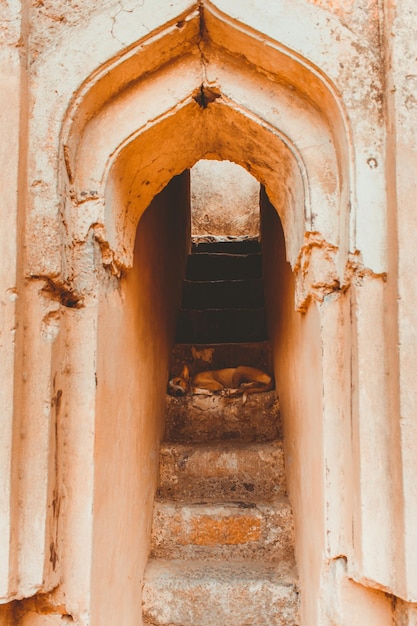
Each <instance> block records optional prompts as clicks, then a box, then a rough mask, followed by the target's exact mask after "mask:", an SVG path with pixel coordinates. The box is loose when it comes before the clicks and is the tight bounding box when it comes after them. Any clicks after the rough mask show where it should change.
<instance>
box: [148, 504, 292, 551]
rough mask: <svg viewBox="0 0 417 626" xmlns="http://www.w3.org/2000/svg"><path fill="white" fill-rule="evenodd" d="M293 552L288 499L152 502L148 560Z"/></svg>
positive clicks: (290, 512) (290, 513)
mask: <svg viewBox="0 0 417 626" xmlns="http://www.w3.org/2000/svg"><path fill="white" fill-rule="evenodd" d="M293 554H294V529H293V516H292V511H291V506H290V504H289V502H288V499H287V498H280V499H276V500H274V501H273V502H267V503H260V502H256V503H253V502H251V503H249V502H219V503H214V502H212V503H200V502H169V501H166V500H157V501H156V502H155V505H154V513H153V525H152V539H151V557H153V558H164V559H170V558H171V559H174V558H179V559H210V560H230V559H242V560H243V559H252V560H255V559H263V560H265V561H270V560H274V561H279V560H283V559H292V558H293Z"/></svg>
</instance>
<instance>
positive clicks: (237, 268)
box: [185, 252, 262, 280]
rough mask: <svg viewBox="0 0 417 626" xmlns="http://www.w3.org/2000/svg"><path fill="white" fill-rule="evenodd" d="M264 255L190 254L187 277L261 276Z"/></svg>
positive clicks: (226, 277)
mask: <svg viewBox="0 0 417 626" xmlns="http://www.w3.org/2000/svg"><path fill="white" fill-rule="evenodd" d="M261 276H262V255H261V254H258V253H250V254H223V253H206V252H203V253H199V254H189V255H188V258H187V267H186V275H185V277H186V278H187V279H188V280H225V279H236V278H261Z"/></svg>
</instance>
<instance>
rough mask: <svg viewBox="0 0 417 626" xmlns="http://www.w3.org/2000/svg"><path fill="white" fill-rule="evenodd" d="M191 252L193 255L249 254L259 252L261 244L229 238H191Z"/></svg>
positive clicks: (248, 239) (255, 240)
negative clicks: (205, 253) (208, 253)
mask: <svg viewBox="0 0 417 626" xmlns="http://www.w3.org/2000/svg"><path fill="white" fill-rule="evenodd" d="M191 251H192V253H193V254H200V253H202V252H225V253H227V254H249V253H250V252H261V242H260V241H258V239H251V238H247V237H246V238H243V237H242V238H229V239H226V238H224V237H214V236H210V235H207V236H202V237H193V239H192V245H191Z"/></svg>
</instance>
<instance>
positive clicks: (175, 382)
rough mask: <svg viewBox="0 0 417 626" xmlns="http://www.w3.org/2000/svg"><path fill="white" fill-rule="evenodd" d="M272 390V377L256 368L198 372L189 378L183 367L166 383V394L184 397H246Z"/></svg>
mask: <svg viewBox="0 0 417 626" xmlns="http://www.w3.org/2000/svg"><path fill="white" fill-rule="evenodd" d="M273 388H274V383H273V379H272V376H270V375H269V374H266V373H265V372H263V371H262V370H259V369H257V368H256V367H248V366H246V365H239V367H227V368H225V369H221V370H210V371H207V372H198V373H197V374H195V375H194V376H193V377H192V378H190V372H189V370H188V367H187V366H186V365H184V367H183V369H182V372H181V375H180V376H177V377H175V378H173V379H172V380H170V381H169V383H168V393H170V394H171V395H173V396H185V395H186V394H188V393H192V394H205V395H211V394H212V393H215V392H218V391H220V392H223V393H225V395H227V396H229V397H230V396H243V401H244V402H245V401H246V396H248V395H249V394H252V393H259V392H261V391H269V390H270V389H273Z"/></svg>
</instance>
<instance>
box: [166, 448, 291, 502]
mask: <svg viewBox="0 0 417 626" xmlns="http://www.w3.org/2000/svg"><path fill="white" fill-rule="evenodd" d="M285 493H286V487H285V468H284V450H283V444H282V441H272V442H269V443H249V444H242V443H233V444H232V443H229V442H215V443H212V444H206V443H204V444H191V445H187V444H175V443H171V442H167V443H163V444H162V446H161V452H160V471H159V492H158V494H159V497H161V498H169V499H172V500H175V499H189V500H190V499H198V498H199V499H205V500H207V501H211V500H215V499H217V500H218V499H219V498H223V499H225V500H248V499H254V498H256V499H257V500H263V501H267V500H269V499H272V498H275V497H277V496H284V495H285Z"/></svg>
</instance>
